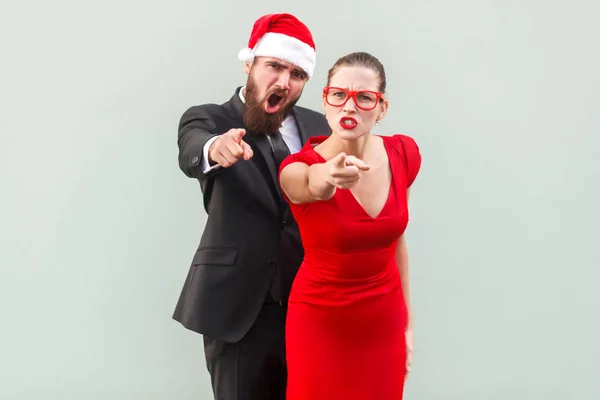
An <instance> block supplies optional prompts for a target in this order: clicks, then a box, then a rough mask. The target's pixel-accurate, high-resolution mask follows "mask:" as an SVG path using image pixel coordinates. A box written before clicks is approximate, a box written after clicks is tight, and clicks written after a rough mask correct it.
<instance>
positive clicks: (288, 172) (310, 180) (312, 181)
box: [279, 162, 335, 204]
mask: <svg viewBox="0 0 600 400" xmlns="http://www.w3.org/2000/svg"><path fill="white" fill-rule="evenodd" d="M329 168H330V167H329V165H328V164H327V163H323V164H313V165H311V166H308V165H306V164H304V163H302V162H293V163H291V164H289V165H286V166H285V167H284V168H283V170H281V174H280V178H279V179H280V184H281V190H283V192H284V193H285V195H286V196H287V198H288V199H290V202H292V203H294V204H302V203H310V202H313V201H317V200H329V199H330V198H331V197H333V195H334V193H335V186H333V185H332V184H330V183H329V182H328V181H327V176H328V170H329Z"/></svg>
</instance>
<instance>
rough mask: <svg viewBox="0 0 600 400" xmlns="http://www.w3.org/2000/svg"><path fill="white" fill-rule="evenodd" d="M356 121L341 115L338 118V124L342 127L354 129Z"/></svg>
mask: <svg viewBox="0 0 600 400" xmlns="http://www.w3.org/2000/svg"><path fill="white" fill-rule="evenodd" d="M356 125H358V122H356V120H355V119H354V118H352V117H343V118H342V119H340V126H341V127H342V128H344V129H354V128H356Z"/></svg>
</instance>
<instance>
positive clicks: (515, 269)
mask: <svg viewBox="0 0 600 400" xmlns="http://www.w3.org/2000/svg"><path fill="white" fill-rule="evenodd" d="M0 11H1V12H0V15H1V16H0V22H1V24H0V26H1V28H0V29H1V33H2V35H1V38H2V62H1V64H0V68H1V74H0V75H1V77H0V79H1V81H0V83H1V84H2V88H1V90H0V93H1V101H2V103H1V104H0V105H1V106H2V112H1V119H0V122H1V124H2V125H1V142H0V156H1V158H0V167H1V170H0V174H1V175H0V178H1V182H0V183H1V196H0V202H1V203H0V218H1V220H0V221H1V224H0V227H1V228H0V229H1V231H0V266H1V268H2V270H1V278H0V293H1V296H2V298H1V301H0V304H1V307H2V309H1V314H0V315H1V318H2V329H1V331H0V335H1V340H0V398H2V399H44V400H53V399H65V400H66V399H77V400H82V399H103V400H104V399H111V400H118V399H145V400H147V399H177V400H179V399H182V400H184V399H190V400H191V399H208V398H210V386H209V380H208V375H207V373H206V370H205V366H204V359H203V353H202V341H201V337H200V336H198V335H195V334H193V333H191V332H188V331H186V330H184V329H183V328H182V327H181V326H179V325H178V324H176V323H175V322H173V321H172V320H171V313H172V311H173V308H174V306H175V302H176V300H177V297H178V295H179V291H180V289H181V285H182V284H183V280H184V278H185V274H186V272H187V269H188V263H189V261H190V259H191V256H192V255H193V253H194V250H195V247H196V246H197V244H198V240H199V238H200V234H201V232H202V229H203V226H204V221H205V214H204V212H203V210H202V207H201V194H200V189H199V187H198V184H197V183H196V182H194V181H193V180H190V179H187V178H185V177H184V176H183V174H182V173H180V171H179V170H178V166H177V148H176V135H177V123H178V120H179V117H180V115H181V113H182V112H183V111H184V110H185V109H186V108H187V107H189V106H191V105H194V104H201V103H204V102H223V101H225V100H227V99H228V98H229V97H230V96H231V94H232V93H233V90H234V88H235V87H236V86H237V85H240V84H243V83H244V80H245V75H243V72H242V67H241V64H240V63H239V62H238V61H237V59H236V56H237V52H238V50H240V49H241V48H242V47H243V46H244V45H245V44H246V41H247V38H248V35H249V33H250V29H251V26H252V23H253V21H254V20H255V18H256V17H258V16H259V15H261V14H263V13H267V12H281V11H291V12H293V13H296V14H297V15H298V16H299V17H300V18H301V19H303V20H304V21H305V22H306V23H307V24H308V25H309V26H310V28H311V29H312V31H313V33H314V37H315V40H316V42H317V51H318V65H317V69H316V74H315V77H314V79H313V80H312V81H310V82H309V83H308V85H307V87H306V89H305V92H304V96H303V98H302V101H301V104H302V105H304V106H309V107H313V108H317V109H318V108H320V99H319V92H320V89H321V87H322V86H323V85H324V83H325V77H326V73H327V70H328V68H329V67H330V66H331V65H332V64H333V62H334V61H335V60H336V59H337V58H338V57H339V56H342V55H344V54H346V53H348V52H351V51H355V50H365V51H369V52H371V53H372V54H374V55H376V56H378V57H379V58H380V59H381V60H382V62H383V63H384V65H385V66H386V68H387V72H388V84H389V86H388V88H389V97H390V102H391V106H390V110H389V114H388V117H387V118H386V119H385V120H384V123H383V124H382V125H381V126H380V127H378V132H379V133H383V134H392V133H398V132H403V133H406V134H409V135H411V136H413V137H414V138H415V139H416V140H417V141H418V143H419V144H420V147H421V151H422V154H423V169H422V171H421V174H420V175H419V177H418V180H417V183H416V185H415V186H414V189H413V191H412V197H411V210H412V211H411V212H412V221H411V225H410V228H409V233H408V241H409V246H410V247H409V248H410V259H411V270H412V293H413V304H414V313H415V323H416V331H415V335H416V349H415V361H414V372H413V374H412V377H411V379H410V381H409V383H408V386H407V396H406V398H407V399H415V400H417V399H418V400H421V399H443V400H452V399H461V400H463V399H473V400H484V399H527V400H532V399H540V400H541V399H544V400H548V399H561V400H562V399H577V400H579V399H590V400H591V399H598V398H600V382H599V379H598V372H599V369H600V367H599V364H598V359H599V356H600V345H599V344H598V339H599V338H600V323H599V321H598V318H599V317H598V315H599V314H600V313H599V312H598V306H599V305H600V295H599V294H598V289H600V282H599V281H600V257H599V253H598V250H595V249H594V246H595V245H596V244H597V242H598V239H599V238H600V234H599V229H600V217H599V216H598V207H599V205H600V193H599V189H598V187H599V181H600V179H599V177H598V176H599V173H600V162H599V160H598V156H599V154H598V153H599V151H598V148H599V146H600V139H599V134H600V123H599V121H600V78H599V77H598V71H600V56H599V51H598V38H599V37H600V28H599V27H598V25H597V16H598V13H599V12H600V6H599V5H598V2H596V1H592V0H589V1H583V0H581V1H570V2H566V1H534V0H520V1H512V0H510V1H509V0H504V1H501V0H495V1H481V0H471V1H469V0H457V1H451V2H450V1H446V0H437V1H391V0H388V1H386V2H377V1H374V2H372V3H368V2H367V1H364V0H362V1H354V0H348V1H344V2H325V1H318V2H317V1H307V2H304V4H303V5H302V2H296V3H294V4H293V5H292V4H290V5H289V6H288V7H287V8H285V7H283V5H282V3H280V2H275V1H257V2H245V3H238V4H237V5H236V3H235V2H225V1H221V2H203V1H199V0H194V1H186V0H170V1H154V2H148V1H141V0H124V1H122V0H105V1H102V2H88V1H75V0H71V1H69V0H56V1H53V2H48V1H42V0H23V1H21V0H19V4H18V5H17V4H16V1H15V0H13V1H9V2H5V1H3V2H2V6H1V9H0Z"/></svg>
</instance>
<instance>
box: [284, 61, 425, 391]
mask: <svg viewBox="0 0 600 400" xmlns="http://www.w3.org/2000/svg"><path fill="white" fill-rule="evenodd" d="M385 84H386V79H385V71H384V68H383V66H382V65H381V63H380V62H379V60H377V59H376V58H375V57H373V56H371V55H370V54H367V53H352V54H349V55H347V56H345V57H342V58H340V59H339V60H338V61H337V62H336V64H335V65H334V66H333V67H332V68H331V70H330V71H329V77H328V82H327V86H326V87H325V88H324V90H323V108H324V110H325V114H326V116H327V120H328V122H329V125H330V126H331V128H332V134H331V136H329V137H319V138H314V139H312V140H311V141H309V142H307V144H306V145H305V146H304V148H303V149H302V150H301V151H300V152H299V153H296V154H293V155H291V156H289V157H288V158H287V159H286V160H285V161H284V162H283V163H282V164H281V167H280V183H281V187H282V190H283V193H284V195H285V198H286V201H288V202H289V203H290V207H291V210H292V212H293V214H294V217H295V218H296V220H297V222H298V225H299V227H300V233H301V235H302V241H303V244H304V248H305V257H304V261H303V263H302V265H301V267H300V270H299V272H298V274H297V276H296V279H295V281H294V284H293V287H292V291H291V294H290V298H289V308H288V315H287V325H286V352H287V361H288V385H287V400H397V399H402V395H403V391H404V380H405V377H406V374H407V371H408V369H409V368H410V358H411V351H412V328H411V321H412V318H411V312H410V301H409V290H408V256H407V250H406V242H405V240H404V231H405V229H406V226H407V224H408V206H407V204H408V194H409V188H410V186H411V184H412V183H413V181H414V179H415V177H416V175H417V173H418V171H419V169H420V166H421V156H420V153H419V148H418V146H417V144H416V143H415V141H414V140H413V139H411V138H410V137H408V136H405V135H401V134H395V135H392V136H378V135H374V134H371V129H372V128H373V126H374V125H375V124H376V123H377V122H378V121H379V120H381V119H382V118H383V117H384V116H385V113H386V111H387V108H388V102H387V100H386V98H385V95H384V94H385Z"/></svg>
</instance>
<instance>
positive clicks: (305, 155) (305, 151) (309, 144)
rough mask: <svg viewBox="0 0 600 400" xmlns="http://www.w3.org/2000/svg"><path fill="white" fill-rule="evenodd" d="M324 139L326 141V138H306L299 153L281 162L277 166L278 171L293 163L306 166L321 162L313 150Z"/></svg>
mask: <svg viewBox="0 0 600 400" xmlns="http://www.w3.org/2000/svg"><path fill="white" fill-rule="evenodd" d="M325 139H327V136H312V137H310V138H308V140H307V141H306V143H305V144H304V146H303V147H302V149H300V151H299V152H297V153H293V154H290V155H289V156H287V157H286V158H285V159H284V160H283V162H282V163H281V165H280V166H279V170H280V171H281V170H283V168H284V167H286V166H288V165H289V164H292V163H295V162H301V163H304V164H307V165H312V164H316V163H320V162H323V160H322V159H321V157H320V156H319V154H318V153H317V152H316V151H315V150H314V148H315V146H316V145H318V144H320V143H322V142H323V141H324V140H325Z"/></svg>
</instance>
